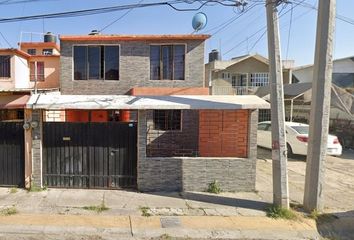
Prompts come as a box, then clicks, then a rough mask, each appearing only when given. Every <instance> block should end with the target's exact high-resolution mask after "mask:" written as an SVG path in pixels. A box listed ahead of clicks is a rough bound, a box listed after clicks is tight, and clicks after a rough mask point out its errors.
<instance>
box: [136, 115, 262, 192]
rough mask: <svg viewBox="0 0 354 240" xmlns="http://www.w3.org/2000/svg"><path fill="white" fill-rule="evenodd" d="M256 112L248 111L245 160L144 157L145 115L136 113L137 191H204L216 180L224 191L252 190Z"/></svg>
mask: <svg viewBox="0 0 354 240" xmlns="http://www.w3.org/2000/svg"><path fill="white" fill-rule="evenodd" d="M257 123H258V111H257V110H254V111H250V122H249V124H250V128H249V136H250V138H249V151H248V152H249V156H248V158H205V157H199V158H193V157H147V156H146V141H147V134H146V132H147V112H146V111H139V114H138V189H139V190H140V191H205V190H206V189H207V187H208V184H209V183H211V182H213V181H214V180H217V181H218V182H219V183H220V186H221V188H222V189H223V190H224V191H253V190H255V184H256V156H257Z"/></svg>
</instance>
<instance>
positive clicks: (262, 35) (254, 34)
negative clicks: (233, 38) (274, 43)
mask: <svg viewBox="0 0 354 240" xmlns="http://www.w3.org/2000/svg"><path fill="white" fill-rule="evenodd" d="M304 1H305V0H302V2H304ZM299 5H300V3H297V4H296V5H293V6H291V8H290V9H289V10H287V11H286V12H285V13H283V14H281V15H280V16H279V17H278V18H279V19H280V18H281V17H283V16H284V15H286V14H287V13H288V12H289V11H292V9H294V8H296V7H297V6H299ZM282 10H284V7H283V8H282ZM282 10H281V11H282ZM266 28H267V26H263V27H262V28H260V29H258V30H257V31H256V32H255V33H253V34H252V35H251V36H249V37H248V38H252V37H254V36H256V35H257V34H258V33H259V32H261V31H264V33H262V34H261V36H260V37H259V38H258V39H257V40H256V44H257V43H258V42H259V41H260V40H261V39H262V38H263V37H264V36H265V32H266ZM245 41H247V39H246V40H243V41H241V42H239V43H237V44H236V45H235V46H234V47H232V48H231V49H229V50H228V51H226V52H225V53H224V54H225V55H226V54H228V53H230V52H231V51H233V50H234V49H236V48H237V47H239V46H241V45H242V44H243V43H244V42H245ZM256 44H254V45H253V46H252V48H254V47H255V46H256ZM250 50H252V49H250Z"/></svg>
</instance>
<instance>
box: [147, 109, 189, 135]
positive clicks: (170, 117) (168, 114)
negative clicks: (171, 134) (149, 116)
mask: <svg viewBox="0 0 354 240" xmlns="http://www.w3.org/2000/svg"><path fill="white" fill-rule="evenodd" d="M181 115H182V113H181V110H154V114H153V116H154V129H155V130H162V131H168V130H181V125H182V124H181Z"/></svg>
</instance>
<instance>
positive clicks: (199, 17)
mask: <svg viewBox="0 0 354 240" xmlns="http://www.w3.org/2000/svg"><path fill="white" fill-rule="evenodd" d="M207 22H208V18H207V15H205V13H202V12H199V13H197V14H195V15H194V17H193V19H192V26H193V29H194V31H195V32H198V31H200V30H202V29H203V28H205V26H206V25H207Z"/></svg>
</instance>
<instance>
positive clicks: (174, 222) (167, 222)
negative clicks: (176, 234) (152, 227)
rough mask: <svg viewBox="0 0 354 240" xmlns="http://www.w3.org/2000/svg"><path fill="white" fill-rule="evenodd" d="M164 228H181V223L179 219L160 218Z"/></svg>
mask: <svg viewBox="0 0 354 240" xmlns="http://www.w3.org/2000/svg"><path fill="white" fill-rule="evenodd" d="M160 222H161V226H162V228H175V227H180V226H181V221H180V220H179V218H178V217H162V218H160Z"/></svg>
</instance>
